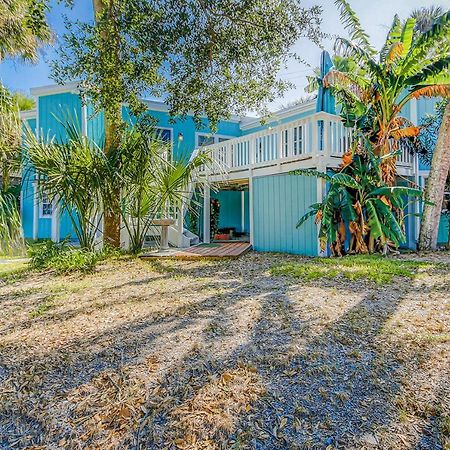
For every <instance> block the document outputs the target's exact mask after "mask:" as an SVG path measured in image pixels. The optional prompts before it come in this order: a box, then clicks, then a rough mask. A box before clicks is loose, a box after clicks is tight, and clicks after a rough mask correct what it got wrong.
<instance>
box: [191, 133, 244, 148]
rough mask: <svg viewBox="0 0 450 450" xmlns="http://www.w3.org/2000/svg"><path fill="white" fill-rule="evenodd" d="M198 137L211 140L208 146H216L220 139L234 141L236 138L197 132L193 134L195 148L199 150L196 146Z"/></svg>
mask: <svg viewBox="0 0 450 450" xmlns="http://www.w3.org/2000/svg"><path fill="white" fill-rule="evenodd" d="M200 136H204V137H208V138H213V142H212V144H209V145H213V144H218V143H219V139H220V138H222V139H235V138H236V136H228V135H227V134H211V133H202V132H198V131H197V132H196V133H195V148H199V147H200V146H199V145H198V139H199V137H200Z"/></svg>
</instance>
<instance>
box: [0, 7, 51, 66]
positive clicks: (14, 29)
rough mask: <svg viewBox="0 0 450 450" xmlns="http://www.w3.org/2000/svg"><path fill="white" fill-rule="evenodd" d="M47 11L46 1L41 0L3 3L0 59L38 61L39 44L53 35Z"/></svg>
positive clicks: (0, 28)
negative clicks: (10, 58) (17, 58)
mask: <svg viewBox="0 0 450 450" xmlns="http://www.w3.org/2000/svg"><path fill="white" fill-rule="evenodd" d="M45 10H46V2H42V1H38V0H8V1H2V2H0V62H1V61H2V60H3V59H5V58H8V57H12V58H14V57H21V58H23V59H25V60H28V61H33V62H35V61H36V60H37V57H38V49H39V47H41V46H42V45H43V44H46V43H48V42H50V40H51V37H52V34H51V31H50V28H49V26H48V24H47V20H46V17H45Z"/></svg>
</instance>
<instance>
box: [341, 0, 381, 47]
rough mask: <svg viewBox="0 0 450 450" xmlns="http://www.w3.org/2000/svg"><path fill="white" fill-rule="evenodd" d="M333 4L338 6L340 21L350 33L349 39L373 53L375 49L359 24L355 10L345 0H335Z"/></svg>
mask: <svg viewBox="0 0 450 450" xmlns="http://www.w3.org/2000/svg"><path fill="white" fill-rule="evenodd" d="M334 4H335V5H336V6H337V7H338V9H339V13H340V18H341V22H342V24H343V25H344V27H345V29H346V30H347V31H348V33H349V35H350V39H351V40H352V41H354V42H355V43H357V44H358V45H359V46H361V47H362V48H363V49H364V50H365V51H366V52H367V53H368V54H370V55H375V54H376V50H375V49H374V48H373V47H372V45H371V44H370V41H369V36H368V34H367V33H366V32H365V31H364V29H363V28H362V26H361V22H360V21H359V19H358V16H357V15H356V13H355V11H353V9H352V7H351V6H350V4H349V3H348V1H347V0H335V2H334Z"/></svg>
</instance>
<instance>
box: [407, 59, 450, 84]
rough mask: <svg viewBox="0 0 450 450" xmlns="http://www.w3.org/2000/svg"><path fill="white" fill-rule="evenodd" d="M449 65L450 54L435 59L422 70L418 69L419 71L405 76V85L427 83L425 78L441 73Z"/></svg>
mask: <svg viewBox="0 0 450 450" xmlns="http://www.w3.org/2000/svg"><path fill="white" fill-rule="evenodd" d="M449 67H450V56H447V57H445V58H442V59H439V60H438V61H435V62H434V63H432V64H430V65H428V66H427V67H424V68H423V70H422V71H420V72H419V73H417V74H415V75H413V76H411V77H409V78H407V79H406V80H405V85H406V86H415V85H418V84H425V83H427V80H429V79H431V78H432V77H436V76H438V75H440V74H442V73H443V72H444V71H445V70H446V69H448V68H449Z"/></svg>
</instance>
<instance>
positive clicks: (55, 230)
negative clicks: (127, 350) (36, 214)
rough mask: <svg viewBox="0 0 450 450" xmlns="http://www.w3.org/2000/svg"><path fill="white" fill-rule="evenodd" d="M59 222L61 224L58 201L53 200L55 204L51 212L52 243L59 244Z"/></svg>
mask: <svg viewBox="0 0 450 450" xmlns="http://www.w3.org/2000/svg"><path fill="white" fill-rule="evenodd" d="M60 222H61V216H60V211H59V201H58V199H55V202H54V204H53V211H52V241H53V242H59V241H60V232H59V230H60Z"/></svg>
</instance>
